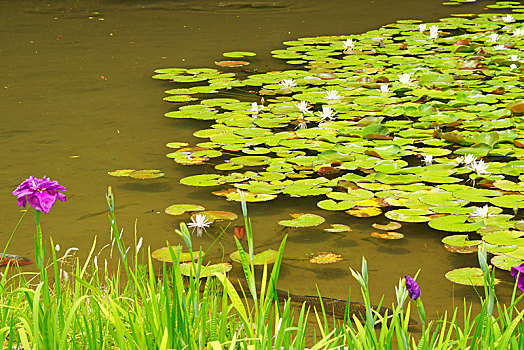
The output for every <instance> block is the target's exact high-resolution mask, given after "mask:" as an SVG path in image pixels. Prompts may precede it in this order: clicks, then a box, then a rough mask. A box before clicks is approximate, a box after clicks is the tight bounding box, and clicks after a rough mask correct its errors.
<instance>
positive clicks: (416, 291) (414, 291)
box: [404, 275, 420, 300]
mask: <svg viewBox="0 0 524 350" xmlns="http://www.w3.org/2000/svg"><path fill="white" fill-rule="evenodd" d="M404 278H405V279H406V288H407V290H408V294H409V297H410V298H411V299H413V300H417V298H418V297H419V296H420V288H419V287H418V284H417V282H415V280H414V279H413V278H411V277H409V276H408V275H404Z"/></svg>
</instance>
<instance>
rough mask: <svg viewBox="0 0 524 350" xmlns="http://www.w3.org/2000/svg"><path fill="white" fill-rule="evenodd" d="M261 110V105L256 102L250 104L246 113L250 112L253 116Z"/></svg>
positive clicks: (262, 107)
mask: <svg viewBox="0 0 524 350" xmlns="http://www.w3.org/2000/svg"><path fill="white" fill-rule="evenodd" d="M263 109H264V106H263V105H259V104H257V103H256V102H253V103H252V104H251V108H250V109H248V111H250V112H252V113H253V114H254V115H255V114H258V112H260V111H261V110H263Z"/></svg>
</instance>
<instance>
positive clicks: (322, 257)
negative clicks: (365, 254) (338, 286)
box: [309, 252, 342, 265]
mask: <svg viewBox="0 0 524 350" xmlns="http://www.w3.org/2000/svg"><path fill="white" fill-rule="evenodd" d="M340 260H342V256H340V255H338V254H335V253H328V252H322V253H318V254H317V255H315V256H314V257H313V258H311V259H309V262H310V263H311V264H321V265H322V264H333V263H336V262H337V261H340Z"/></svg>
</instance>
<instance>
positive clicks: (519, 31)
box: [513, 27, 524, 36]
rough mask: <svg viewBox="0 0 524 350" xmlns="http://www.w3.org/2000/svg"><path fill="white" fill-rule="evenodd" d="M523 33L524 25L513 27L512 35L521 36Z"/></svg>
mask: <svg viewBox="0 0 524 350" xmlns="http://www.w3.org/2000/svg"><path fill="white" fill-rule="evenodd" d="M523 35H524V27H522V28H515V29H514V30H513V36H523Z"/></svg>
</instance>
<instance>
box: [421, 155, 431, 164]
mask: <svg viewBox="0 0 524 350" xmlns="http://www.w3.org/2000/svg"><path fill="white" fill-rule="evenodd" d="M422 161H423V162H424V164H425V165H431V164H433V156H432V155H431V154H426V155H425V156H424V158H423V159H422Z"/></svg>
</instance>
